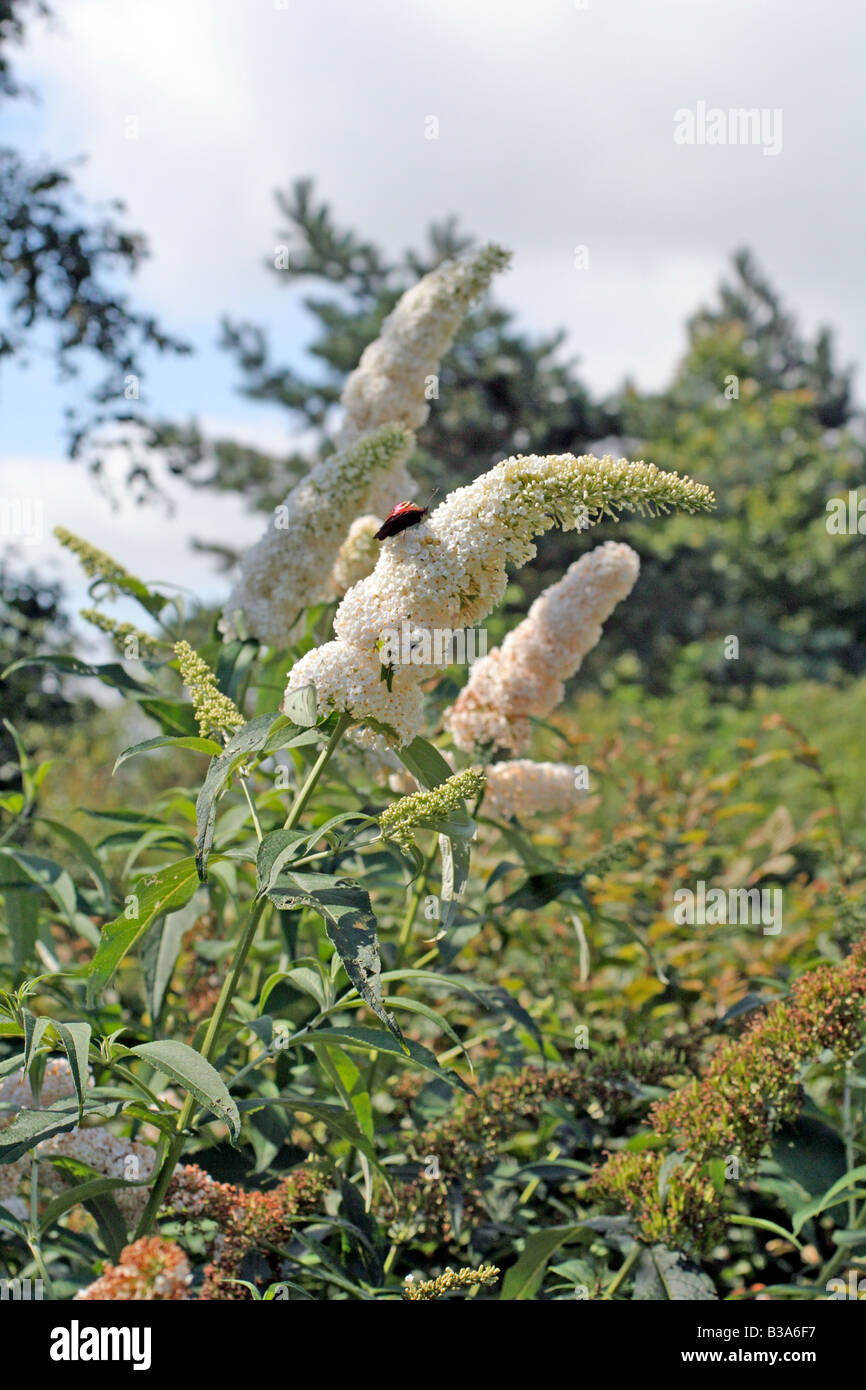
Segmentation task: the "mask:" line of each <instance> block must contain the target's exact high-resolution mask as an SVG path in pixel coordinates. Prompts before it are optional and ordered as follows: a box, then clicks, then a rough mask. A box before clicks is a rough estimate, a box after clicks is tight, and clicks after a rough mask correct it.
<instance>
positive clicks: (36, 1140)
mask: <svg viewBox="0 0 866 1390" xmlns="http://www.w3.org/2000/svg"><path fill="white" fill-rule="evenodd" d="M119 1109H120V1102H119V1101H110V1102H106V1101H105V1100H100V1099H94V1100H90V1099H88V1100H86V1101H85V1103H84V1106H83V1114H84V1115H85V1116H87V1117H96V1118H99V1119H101V1120H107V1119H111V1117H112V1116H114V1115H116V1114H117V1112H118V1110H119ZM78 1123H79V1106H78V1099H77V1097H75V1096H64V1097H63V1098H62V1100H56V1101H54V1103H53V1105H48V1106H46V1107H45V1108H44V1109H42V1110H20V1111H19V1112H18V1114H17V1115H16V1116H15V1118H14V1120H12V1121H11V1123H10V1124H8V1125H6V1126H5V1127H4V1128H3V1129H2V1130H0V1163H14V1162H15V1160H16V1158H20V1157H21V1155H22V1154H25V1153H27V1151H28V1149H32V1148H33V1147H34V1146H35V1145H36V1144H41V1142H42V1140H43V1139H50V1138H51V1136H52V1135H53V1134H64V1133H65V1132H66V1131H67V1130H70V1129H75V1127H76V1125H77V1124H78Z"/></svg>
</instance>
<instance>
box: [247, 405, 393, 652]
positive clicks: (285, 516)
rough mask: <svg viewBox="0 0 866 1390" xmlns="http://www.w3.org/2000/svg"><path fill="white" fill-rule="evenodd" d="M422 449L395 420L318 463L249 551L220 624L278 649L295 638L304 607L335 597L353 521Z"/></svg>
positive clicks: (367, 508) (298, 485)
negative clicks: (337, 570)
mask: <svg viewBox="0 0 866 1390" xmlns="http://www.w3.org/2000/svg"><path fill="white" fill-rule="evenodd" d="M414 447H415V437H414V435H413V434H412V432H411V430H408V429H406V428H405V427H404V426H403V425H401V424H393V423H387V424H383V425H381V426H380V428H378V429H376V430H374V431H373V432H372V433H371V434H368V435H366V436H365V437H364V438H363V439H360V440H358V441H357V442H356V443H352V444H350V445H347V446H346V447H345V448H343V449H341V450H339V451H338V452H337V453H335V454H330V455H329V456H328V457H327V458H326V459H322V460H321V461H320V462H319V463H317V464H316V465H315V466H314V467H313V468H312V469H311V470H310V472H309V473H308V474H307V476H306V477H305V478H303V479H302V480H301V481H300V482H299V483H298V484H297V486H296V487H294V488H293V489H292V491H291V492H290V493H289V495H288V497H287V498H286V500H285V502H284V503H283V504H282V507H278V508H277V510H276V512H275V514H274V516H273V518H272V520H271V524H270V525H269V527H268V529H267V531H266V532H265V534H264V536H263V537H262V539H261V540H260V541H258V542H257V543H256V545H254V546H253V547H252V548H251V549H250V550H248V551H247V553H246V555H245V556H244V558H243V561H242V564H241V574H240V578H239V580H238V582H237V584H236V585H235V587H234V590H233V591H232V594H231V596H230V598H229V600H228V603H227V604H226V607H225V611H224V613H223V617H222V620H221V623H220V629H221V631H222V632H223V633H224V635H226V636H234V635H236V634H237V633H238V632H239V630H240V629H241V628H244V629H245V630H246V632H247V633H248V634H249V635H250V636H252V637H258V638H259V640H260V641H262V642H266V643H268V644H269V645H272V646H285V645H286V643H287V642H289V641H291V639H292V636H293V635H294V631H295V629H296V627H297V623H298V618H299V616H300V614H301V613H302V611H303V609H305V608H306V607H308V606H309V605H310V604H313V603H321V602H322V601H323V600H324V599H326V598H328V597H329V595H330V592H331V587H330V574H331V570H332V568H333V566H334V563H335V561H336V559H337V556H338V555H339V551H340V546H341V545H342V543H343V541H344V540H345V538H346V532H347V531H348V530H349V527H350V525H351V523H352V520H353V518H354V517H355V515H356V514H357V512H358V511H359V510H360V511H362V512H370V511H371V510H372V506H371V499H372V495H373V491H374V488H375V485H376V483H377V482H381V480H382V479H383V478H385V477H387V476H389V475H390V474H391V473H393V471H394V469H395V468H397V467H399V466H400V465H401V464H404V463H405V461H406V460H407V459H408V457H409V455H410V454H411V453H412V450H413V449H414ZM241 614H243V622H242V623H241V621H240V615H241Z"/></svg>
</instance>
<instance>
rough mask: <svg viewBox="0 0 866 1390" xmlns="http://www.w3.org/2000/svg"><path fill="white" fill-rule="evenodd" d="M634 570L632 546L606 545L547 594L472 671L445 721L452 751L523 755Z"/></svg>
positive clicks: (636, 566) (637, 562)
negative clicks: (534, 722)
mask: <svg viewBox="0 0 866 1390" xmlns="http://www.w3.org/2000/svg"><path fill="white" fill-rule="evenodd" d="M639 571H640V560H639V559H638V556H637V555H636V553H635V552H634V551H633V550H632V548H631V546H628V545H621V544H619V543H618V542H616V541H606V542H605V543H604V545H599V546H596V548H595V549H594V550H590V551H588V552H587V554H585V555H582V556H581V557H580V559H579V560H575V562H574V564H573V565H571V566H569V568H568V569H567V570H566V572H565V574H564V576H563V577H562V579H560V580H559V581H558V583H556V584H552V585H551V586H550V587H549V588H547V589H545V590H544V592H543V593H542V594H540V595H539V596H538V598H537V599H536V600H535V602H534V603H533V604H532V607H531V608H530V610H529V612H528V613H527V615H526V617H525V618H524V619H523V621H522V622H521V623H518V625H517V627H516V628H514V629H513V631H512V632H509V634H508V636H507V637H506V638H505V641H504V642H503V643H502V646H501V647H494V648H493V649H492V651H490V652H488V653H487V655H486V656H484V657H482V658H481V660H480V661H476V662H475V663H474V665H473V666H472V667H471V669H470V672H469V679H468V681H467V682H466V685H465V686H464V687H463V689H462V691H461V692H460V694H459V696H458V697H457V700H456V702H455V703H454V705H452V707H451V709H450V710H448V711H447V712H446V714H445V719H444V722H445V726H446V728H447V729H448V730H449V732H450V733H451V736H452V738H453V739H454V742H455V744H456V745H457V747H458V748H462V749H463V750H464V751H466V752H471V751H472V749H473V748H474V747H475V746H476V745H478V746H483V745H488V746H490V747H492V748H494V749H499V750H504V751H510V752H514V753H522V752H524V751H525V750H526V749H527V748H528V747H529V744H530V741H531V736H532V725H531V723H530V720H531V719H532V718H533V717H534V718H536V719H544V718H546V717H547V715H549V714H550V713H551V711H552V710H554V709H556V707H557V705H559V704H560V703H561V702H562V699H563V696H564V695H565V681H567V680H568V679H569V677H570V676H573V675H574V674H575V672H576V671H577V670H578V669H579V668H580V665H581V663H582V661H583V658H584V657H585V656H586V654H587V652H589V651H591V650H592V648H593V647H594V646H595V645H596V644H597V643H598V642H599V641H600V639H601V635H602V623H603V622H605V620H606V619H607V618H609V617H610V615H611V613H612V612H613V610H614V608H615V607H616V605H617V604H618V603H621V602H622V600H623V599H624V598H626V597H627V596H628V594H629V593H630V592H631V590H632V588H633V586H634V583H635V581H636V579H637V577H638V573H639Z"/></svg>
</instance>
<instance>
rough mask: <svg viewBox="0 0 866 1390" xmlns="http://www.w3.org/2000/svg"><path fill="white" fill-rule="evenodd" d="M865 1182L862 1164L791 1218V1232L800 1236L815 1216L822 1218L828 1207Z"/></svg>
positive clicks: (864, 1167)
mask: <svg viewBox="0 0 866 1390" xmlns="http://www.w3.org/2000/svg"><path fill="white" fill-rule="evenodd" d="M864 1180H866V1163H861V1164H860V1166H859V1167H858V1168H852V1169H851V1171H850V1172H849V1173H846V1174H845V1175H844V1177H841V1178H839V1180H838V1182H834V1183H833V1185H832V1187H828V1189H827V1191H826V1192H825V1193H824V1194H823V1196H821V1197H818V1198H816V1200H815V1201H813V1202H807V1203H806V1204H805V1206H802V1207H800V1208H799V1209H798V1210H797V1211H795V1212H794V1215H793V1216H792V1218H791V1230H792V1231H793V1232H794V1235H795V1236H798V1235H799V1234H800V1232H801V1231H802V1229H803V1227H804V1226H805V1224H806V1222H807V1221H811V1220H812V1217H813V1216H820V1214H821V1212H822V1211H826V1210H827V1208H828V1207H834V1206H836V1204H837V1202H838V1200H839V1198H840V1197H841V1196H842V1195H843V1194H845V1193H847V1192H848V1190H849V1189H850V1188H854V1187H856V1185H857V1183H858V1182H862V1181H864Z"/></svg>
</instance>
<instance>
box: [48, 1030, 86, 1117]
mask: <svg viewBox="0 0 866 1390" xmlns="http://www.w3.org/2000/svg"><path fill="white" fill-rule="evenodd" d="M54 1027H55V1028H56V1029H57V1032H58V1034H59V1036H60V1041H61V1042H62V1044H63V1050H64V1051H65V1053H66V1057H67V1060H68V1062H69V1067H70V1070H71V1072H72V1081H73V1084H74V1086H75V1094H76V1095H77V1096H78V1106H79V1114H80V1113H81V1107H82V1106H83V1105H84V1099H85V1096H86V1094H87V1070H88V1060H89V1057H90V1024H89V1023H60V1022H58V1020H57V1019H55V1020H54Z"/></svg>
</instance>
